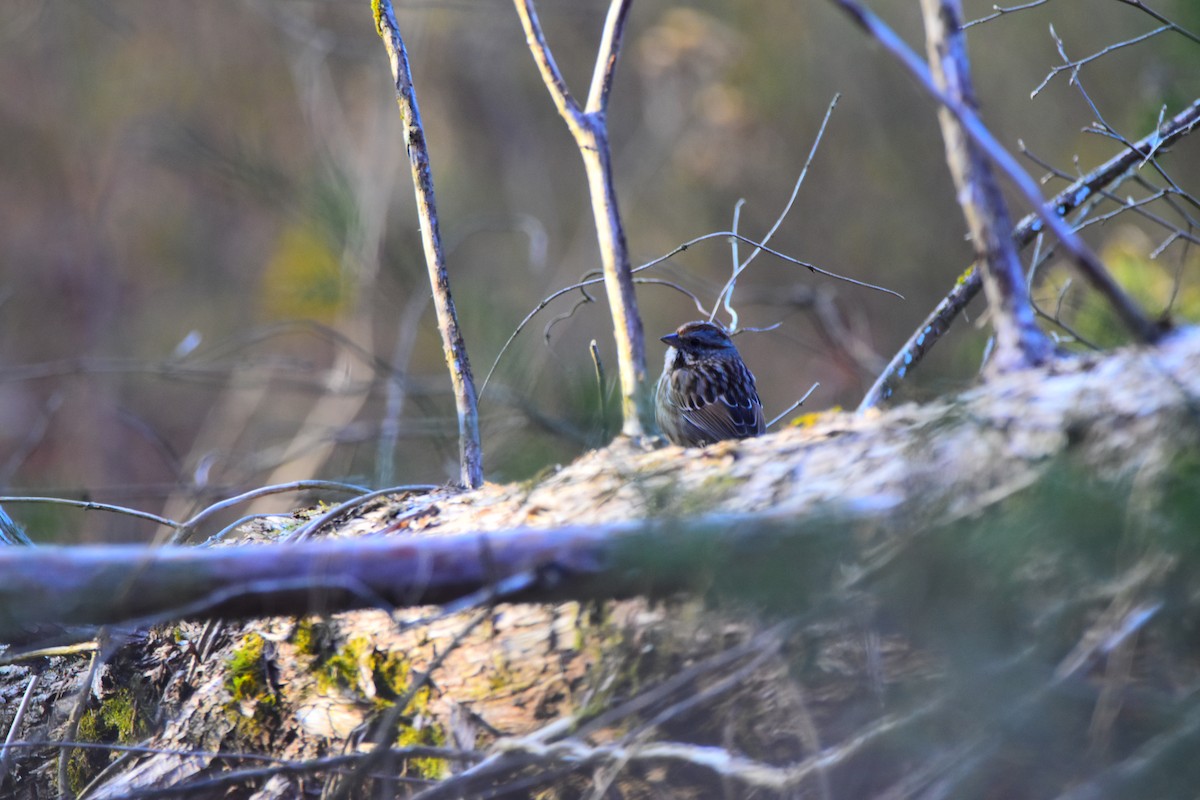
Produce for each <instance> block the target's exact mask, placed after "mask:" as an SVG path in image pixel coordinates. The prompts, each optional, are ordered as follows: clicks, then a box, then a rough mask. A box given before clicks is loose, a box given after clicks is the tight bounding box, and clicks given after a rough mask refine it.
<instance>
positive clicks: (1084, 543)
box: [0, 330, 1200, 800]
mask: <svg viewBox="0 0 1200 800" xmlns="http://www.w3.org/2000/svg"><path fill="white" fill-rule="evenodd" d="M1198 401H1200V331H1195V330H1185V331H1181V332H1179V333H1177V334H1175V335H1173V336H1172V337H1171V338H1169V339H1167V340H1166V341H1164V342H1162V343H1161V344H1160V345H1158V346H1156V347H1154V348H1143V349H1129V350H1123V351H1118V352H1114V353H1109V354H1105V355H1098V356H1095V357H1090V358H1072V359H1064V360H1060V361H1058V362H1056V363H1055V364H1054V365H1052V366H1051V367H1050V368H1048V369H1043V370H1038V371H1031V372H1021V373H1015V374H1010V375H1005V376H1000V377H997V378H994V379H992V380H990V381H988V382H987V383H985V384H982V385H980V386H979V387H977V388H974V389H972V390H970V391H967V392H965V393H962V394H960V395H958V396H956V397H953V398H949V399H946V400H943V401H939V402H936V403H930V404H927V405H922V406H904V407H899V408H896V409H892V410H888V411H884V412H877V413H872V414H869V415H867V416H861V417H856V416H852V415H847V414H827V415H820V416H818V417H817V418H816V420H815V422H814V423H813V424H811V425H808V426H806V427H803V428H789V429H787V430H785V431H782V432H780V433H778V434H774V435H770V436H765V437H762V438H760V439H757V440H750V441H745V442H726V443H720V444H718V445H715V446H712V447H709V448H706V449H704V450H688V451H684V450H680V449H679V448H674V447H668V448H661V449H657V450H654V449H647V448H642V447H640V446H635V445H633V444H631V443H628V442H618V443H616V444H614V445H613V446H612V447H610V448H607V449H605V450H602V451H596V452H593V453H589V454H587V455H585V456H584V457H582V458H580V459H579V460H578V461H576V462H575V463H573V464H571V465H568V466H566V467H563V468H561V469H558V470H556V471H554V472H553V473H552V474H549V475H548V476H545V477H544V478H542V479H540V480H538V481H535V482H531V483H527V484H520V485H503V486H501V485H486V486H484V487H483V488H481V489H479V490H476V491H472V492H453V491H450V490H444V491H438V492H433V493H430V494H426V495H420V496H405V497H397V498H393V499H390V500H385V501H380V502H378V503H375V504H374V505H372V506H369V507H367V508H365V509H364V510H363V511H362V513H361V515H359V516H357V517H355V518H354V519H348V520H344V521H342V522H340V523H338V524H337V525H336V526H335V529H333V530H330V531H326V532H324V533H325V535H327V536H329V537H333V538H340V539H344V540H346V541H348V542H351V541H352V540H354V539H355V538H357V537H362V536H364V535H367V534H371V533H379V532H383V531H386V533H387V535H414V536H437V535H447V534H452V533H465V532H487V531H500V530H508V529H512V528H516V527H520V526H535V527H545V528H556V527H559V526H563V525H568V524H572V525H579V524H597V525H602V524H608V523H612V522H616V521H623V520H643V519H676V518H691V517H703V516H706V515H708V516H711V515H727V514H734V515H738V518H739V519H740V520H742V522H740V523H739V525H743V524H744V525H747V526H752V525H753V519H754V517H755V515H762V516H763V517H769V518H772V519H775V520H778V519H780V518H791V519H794V520H795V521H796V524H797V525H798V526H799V527H801V528H803V529H804V530H805V531H806V533H807V534H808V535H807V536H806V537H805V538H803V539H802V540H800V541H799V542H797V541H784V542H771V541H757V540H756V541H753V543H752V545H750V546H752V547H753V548H754V549H755V553H754V557H753V558H751V557H750V554H748V553H747V558H745V559H744V561H745V564H753V570H751V569H749V568H746V567H745V565H744V564H741V563H739V562H740V561H743V559H740V558H739V557H738V554H737V551H733V552H732V553H724V554H723V556H722V557H723V558H724V559H725V562H724V563H720V564H716V565H713V564H706V565H702V566H701V567H698V569H699V568H703V569H704V570H706V572H705V573H704V578H703V580H700V581H698V582H697V586H698V587H699V590H698V591H697V592H696V593H695V594H693V595H690V596H688V597H681V598H672V599H668V600H660V601H654V602H651V601H647V600H628V601H621V602H607V603H589V604H584V605H581V604H578V603H564V604H556V605H533V604H519V605H517V604H505V605H499V606H496V607H494V608H491V607H479V606H477V607H473V608H469V609H466V610H463V611H460V612H458V613H454V614H440V613H438V611H437V610H436V609H410V610H406V611H398V612H395V613H392V614H388V613H385V612H383V611H359V612H352V613H344V614H337V615H332V616H320V615H318V614H316V613H314V614H313V615H310V616H306V617H304V618H299V619H294V618H271V619H264V620H258V621H254V622H250V623H245V624H241V623H238V624H234V623H212V624H202V623H198V622H181V623H178V624H175V625H169V626H162V627H158V628H155V629H153V630H151V631H148V632H142V633H140V634H138V635H136V636H133V637H131V638H130V639H128V640H122V643H121V644H120V645H119V646H117V645H114V646H113V647H112V648H111V652H108V653H106V656H107V658H106V660H105V665H104V667H103V668H102V669H101V670H99V672H98V674H97V676H96V678H95V680H93V681H92V682H91V686H90V688H89V690H88V692H87V694H86V695H84V699H83V700H82V701H81V699H80V698H81V695H80V688H81V686H82V685H83V681H84V678H85V675H86V674H87V672H88V659H87V657H81V656H72V657H67V656H55V657H50V658H45V659H41V660H39V661H37V662H32V663H31V662H23V661H22V662H16V663H13V664H10V665H8V666H4V667H0V699H2V700H3V707H2V710H0V721H3V722H5V723H7V722H8V721H9V720H11V719H12V715H13V713H14V711H15V708H16V707H17V705H18V704H19V702H20V700H21V697H22V696H23V694H24V693H25V691H26V689H27V688H28V686H29V684H30V679H31V677H32V676H33V675H34V673H35V672H37V671H40V672H41V678H40V679H39V681H38V683H37V684H36V686H35V688H34V691H33V692H32V695H31V701H30V702H29V703H28V709H29V710H28V711H27V712H26V713H25V715H24V717H23V719H22V720H21V724H20V726H19V727H18V729H17V730H16V731H15V732H14V739H15V740H21V741H31V742H32V741H39V740H41V741H46V740H51V741H53V740H58V739H61V738H62V737H63V735H64V729H65V723H66V720H67V719H68V718H69V716H70V714H71V711H72V710H73V709H74V708H75V706H76V704H77V703H79V702H85V703H86V704H87V709H88V712H89V713H91V715H92V716H91V717H90V719H91V720H92V722H93V724H92V725H91V727H90V728H89V729H88V731H86V732H85V731H84V730H83V728H82V727H81V728H80V732H79V733H77V734H76V736H77V738H82V737H83V736H85V734H86V735H90V736H93V737H95V738H96V739H98V740H100V741H102V742H106V743H110V744H114V743H115V744H134V743H138V744H140V745H144V746H146V747H149V748H153V749H154V751H153V752H145V751H133V752H129V751H126V752H124V753H122V752H115V753H114V754H113V758H114V759H115V761H114V763H112V764H111V765H109V766H107V768H106V769H105V771H104V773H103V774H100V775H99V776H97V772H98V770H99V769H100V768H101V767H103V766H105V763H106V762H107V761H108V760H109V756H108V754H107V753H105V754H104V757H103V758H101V759H99V760H97V759H95V758H92V759H90V760H89V761H87V762H84V761H82V760H80V759H79V758H78V757H77V753H79V752H82V751H76V754H73V755H72V756H71V757H72V758H73V759H75V761H74V762H72V763H74V764H75V766H73V767H72V769H71V770H68V772H69V776H68V777H69V780H70V781H71V782H72V783H73V784H74V785H72V786H71V787H69V788H70V789H71V790H72V791H76V792H78V791H80V790H82V789H83V787H84V784H86V783H88V782H89V781H94V783H93V785H92V786H91V787H90V788H89V789H88V790H87V792H86V794H85V796H86V797H89V798H115V797H130V796H138V793H139V792H147V793H152V792H154V791H159V790H161V789H162V788H163V787H166V786H175V787H177V788H180V789H182V788H183V787H185V786H188V785H192V789H191V790H190V791H189V794H188V796H192V797H217V796H222V797H226V796H234V797H256V798H264V800H265V798H268V797H300V796H303V795H305V794H307V793H310V792H313V791H317V792H319V791H320V787H321V786H323V785H328V786H329V787H330V788H331V790H333V789H336V788H337V787H339V786H340V787H342V788H344V789H345V790H346V792H347V794H346V795H345V796H351V797H353V796H366V792H367V790H365V789H362V788H361V786H360V788H359V789H355V788H353V787H354V786H358V785H359V783H358V782H359V781H360V780H366V781H367V782H368V783H369V784H371V786H372V787H373V788H372V789H371V791H383V792H385V793H388V794H389V796H390V794H396V795H400V796H404V795H406V794H408V793H415V792H418V791H420V792H424V793H425V794H424V795H423V796H425V797H438V796H446V797H452V796H458V795H459V794H464V795H468V796H475V795H479V794H483V793H486V792H499V791H500V789H501V787H509V788H510V789H511V790H512V792H514V793H515V794H513V795H512V796H529V795H533V794H538V793H542V795H543V796H547V797H550V796H555V797H575V796H587V795H588V792H589V791H592V790H593V789H594V787H596V786H597V785H600V786H601V787H603V786H604V785H608V786H610V787H611V790H612V791H615V792H619V793H620V795H621V796H627V797H638V796H647V797H649V796H663V794H664V793H666V794H670V795H671V796H703V797H707V796H712V797H718V796H720V797H724V796H752V795H753V796H781V795H795V794H797V793H798V794H799V795H802V796H810V795H812V796H821V797H862V796H872V795H875V794H884V795H886V796H895V797H916V796H955V797H974V796H985V795H986V796H1014V797H1016V796H1023V797H1055V796H1058V795H1059V794H1061V793H1065V792H1075V793H1076V795H1075V796H1081V797H1102V796H1130V795H1133V796H1136V795H1137V794H1138V792H1139V791H1142V790H1144V789H1145V788H1146V787H1155V791H1154V796H1159V797H1163V796H1187V794H1186V792H1185V790H1184V788H1183V787H1191V786H1194V785H1195V780H1196V778H1197V777H1200V776H1197V775H1195V774H1193V773H1196V772H1197V771H1198V770H1197V767H1196V766H1194V765H1193V764H1192V763H1191V762H1192V761H1194V759H1188V758H1183V757H1180V756H1179V755H1178V754H1179V753H1186V752H1189V749H1188V748H1189V745H1190V744H1194V742H1193V740H1194V739H1196V738H1197V732H1198V731H1200V725H1198V724H1196V722H1195V720H1196V719H1200V703H1197V702H1196V701H1195V700H1194V699H1189V698H1193V697H1200V694H1197V693H1196V690H1197V689H1200V658H1198V654H1200V653H1198V648H1197V641H1198V640H1197V638H1196V637H1195V636H1194V631H1195V629H1196V626H1197V625H1198V624H1200V591H1198V589H1200V587H1198V586H1197V585H1196V580H1195V579H1194V578H1193V577H1192V576H1194V575H1196V574H1200V573H1198V572H1197V570H1196V569H1195V567H1196V566H1197V558H1196V557H1197V553H1198V548H1197V543H1198V542H1197V541H1196V537H1195V522H1194V520H1195V519H1197V518H1200V517H1198V516H1197V512H1198V511H1200V509H1197V507H1196V506H1197V505H1200V502H1197V500H1196V495H1197V492H1196V488H1197V486H1198V485H1200V484H1198V482H1197V476H1198V475H1200V470H1198V469H1197V464H1200V459H1197V458H1196V455H1195V454H1196V452H1197V451H1196V443H1197V438H1198V437H1197V434H1198V433H1200V402H1198ZM276 536H277V531H275V530H273V529H272V528H271V527H270V526H266V525H260V526H257V527H256V528H253V529H248V530H247V531H246V535H245V537H244V540H246V541H250V540H254V541H270V540H272V539H274V538H275V537H276ZM671 541H672V542H676V541H677V540H671ZM231 546H237V545H236V544H234V545H231ZM672 546H675V545H674V544H672ZM659 550H661V551H659ZM666 550H667V548H657V549H656V548H653V547H648V548H647V551H648V552H647V553H646V558H647V559H650V560H654V559H669V558H671V557H672V555H673V554H672V553H671V552H667V551H666ZM764 553H765V557H764ZM697 563H698V564H699V563H701V562H697ZM314 611H315V610H314ZM398 700H400V701H402V702H403V703H404V707H403V708H402V709H401V710H400V711H398V712H397V711H393V709H394V708H395V706H396V703H397V701H398ZM106 703H107V704H108V705H106ZM129 709H132V711H129ZM126 711H129V713H126ZM118 712H120V713H118ZM389 717H390V718H389ZM381 719H387V720H388V721H389V722H391V723H392V725H391V727H390V728H389V729H388V730H386V731H384V732H383V737H382V738H383V740H384V741H386V742H388V743H389V744H390V745H391V746H392V748H393V751H392V753H391V754H390V755H389V756H388V758H386V759H384V760H383V761H381V762H377V763H375V764H374V765H373V766H372V771H371V772H370V776H369V777H367V778H361V776H358V777H352V776H351V775H350V774H349V772H348V771H349V770H351V769H352V768H353V766H354V764H353V763H352V762H338V763H336V764H334V763H333V762H332V761H326V762H318V761H315V760H316V759H331V758H336V757H340V756H341V755H343V754H349V755H350V756H355V757H357V754H359V753H362V752H365V751H367V750H369V749H370V748H371V742H373V741H375V737H376V736H377V733H378V731H377V730H376V727H377V724H378V722H379V721H380V720H381ZM105 720H108V722H104V724H99V725H97V724H95V723H96V722H97V721H100V722H103V721H105ZM405 748H407V749H405ZM100 752H102V753H103V752H104V751H100ZM58 753H59V750H58V748H55V747H52V746H49V745H47V746H42V747H30V748H22V749H18V750H12V751H10V752H9V753H8V754H7V756H6V758H7V760H8V767H9V768H8V776H7V778H6V781H5V783H4V784H3V789H2V793H3V795H4V796H14V797H33V796H46V795H47V793H49V792H53V791H57V790H58V787H57V786H56V784H55V781H56V780H57V777H56V776H57V773H58V769H57V763H56V762H57V757H58ZM238 754H257V755H259V756H269V757H270V759H277V760H266V761H250V760H239V758H237V757H236V756H237V755H238ZM279 760H286V762H287V763H286V764H282V765H281V762H280V761H279ZM305 762H308V764H309V766H308V767H307V768H306V767H305V766H304V763H305ZM322 764H324V765H325V766H322ZM1014 764H1019V765H1020V767H1021V768H1020V769H1013V765H1014ZM251 768H254V769H255V770H258V772H251ZM231 776H232V777H231ZM1164 776H1166V777H1164ZM222 780H228V781H229V783H221V782H220V781H222ZM201 781H208V782H209V783H207V784H203V783H197V782H201ZM1176 781H1182V782H1176ZM1189 781H1190V783H1189ZM314 787H315V788H314ZM1176 787H1178V788H1176ZM939 792H940V794H939ZM602 795H603V789H601V794H600V795H596V796H602ZM614 796H615V795H614ZM1141 796H1150V795H1147V794H1142V795H1141Z"/></svg>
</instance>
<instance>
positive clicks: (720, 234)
mask: <svg viewBox="0 0 1200 800" xmlns="http://www.w3.org/2000/svg"><path fill="white" fill-rule="evenodd" d="M730 238H732V239H737V240H738V241H741V242H745V243H746V244H749V245H753V246H754V247H756V248H758V249H760V250H762V251H763V252H764V253H768V254H770V255H773V256H775V257H776V258H778V259H781V260H783V261H786V262H788V263H789V264H795V265H797V266H800V267H804V268H805V269H807V270H809V271H810V272H815V273H817V274H818V275H824V276H825V277H827V278H833V279H834V280H838V281H842V282H843V283H850V284H853V285H855V286H861V287H863V288H865V289H874V290H875V291H877V292H883V293H884V294H890V295H892V296H894V297H898V298H900V299H901V300H903V299H904V295H902V294H900V293H899V292H895V291H892V290H891V289H887V288H884V287H883V286H876V285H875V284H873V283H867V282H866V281H860V280H855V279H854V278H848V277H846V276H845V275H839V274H838V273H836V272H830V271H828V270H825V269H821V268H820V267H818V266H816V265H814V264H810V263H808V262H807V261H801V260H799V259H797V258H792V257H791V256H789V255H785V254H784V253H781V252H779V251H778V250H772V249H771V248H770V247H767V246H766V245H765V244H763V243H762V242H759V241H756V240H754V239H751V238H750V237H748V236H742V235H741V234H739V233H736V232H734V231H714V232H713V233H706V234H704V235H703V236H697V237H696V238H694V239H689V240H688V241H686V242H684V243H683V244H681V245H679V246H678V247H676V248H675V249H674V250H671V251H670V252H669V253H665V254H663V255H661V256H659V257H658V258H655V259H652V260H650V261H647V262H646V263H644V264H642V265H641V266H638V267H635V268H634V269H633V272H634V274H637V273H639V272H642V271H644V270H648V269H651V268H652V267H657V266H658V265H659V264H661V263H663V262H664V261H668V260H669V259H672V258H674V257H675V256H677V255H679V254H680V253H683V252H686V251H687V250H688V249H690V248H691V247H693V246H694V245H697V244H700V243H701V242H707V241H710V240H712V239H730ZM603 282H604V278H588V279H585V280H582V281H579V282H578V283H573V284H571V285H570V286H564V287H563V288H561V289H557V290H555V291H553V292H551V293H550V294H549V295H547V296H546V297H544V298H542V300H541V302H539V303H538V304H537V305H536V306H534V308H533V310H532V311H530V312H529V313H528V314H526V315H525V318H524V319H522V320H521V321H520V322H519V323H518V324H517V327H516V328H515V329H514V330H513V332H512V333H511V334H509V337H508V339H507V340H506V341H505V342H504V346H503V347H501V348H500V352H499V353H497V354H496V360H495V361H493V362H492V368H491V369H490V370H488V374H487V377H485V378H484V379H483V384H482V387H483V388H482V389H480V394H481V395H482V394H483V392H484V391H485V390H486V389H487V385H488V381H490V380H491V378H492V374H493V373H494V372H495V371H496V367H497V366H499V364H500V359H502V358H503V357H504V354H505V353H506V352H507V351H508V348H509V347H510V346H511V345H512V343H513V342H514V341H515V340H516V338H517V336H518V335H520V333H521V331H523V330H524V329H525V326H526V325H528V324H529V322H530V321H531V320H532V319H533V318H534V317H536V316H537V315H538V314H540V313H541V312H542V311H543V310H544V309H545V308H546V306H548V305H550V304H551V303H553V302H554V301H555V300H557V299H558V298H560V297H562V296H563V295H565V294H570V293H571V292H573V291H575V290H576V289H580V288H583V287H586V286H595V285H596V284H598V283H603ZM689 294H690V293H689Z"/></svg>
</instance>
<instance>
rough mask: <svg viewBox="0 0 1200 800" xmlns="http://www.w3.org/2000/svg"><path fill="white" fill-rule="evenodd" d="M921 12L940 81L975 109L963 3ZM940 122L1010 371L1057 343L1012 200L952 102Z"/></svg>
mask: <svg viewBox="0 0 1200 800" xmlns="http://www.w3.org/2000/svg"><path fill="white" fill-rule="evenodd" d="M921 14H922V16H923V17H924V18H925V39H926V45H927V56H928V58H929V66H930V70H931V72H932V73H933V79H934V81H935V83H936V84H937V86H938V88H939V89H941V90H942V91H943V92H945V93H946V94H947V95H948V96H950V97H952V98H954V101H955V102H957V103H959V104H961V105H962V106H963V107H964V108H969V109H971V110H972V111H974V110H975V108H976V101H975V89H974V87H973V86H972V84H971V72H970V63H969V61H968V59H967V47H966V41H965V37H964V36H963V34H962V29H961V20H962V8H961V5H960V4H959V2H958V0H921ZM938 122H939V124H940V125H941V128H942V138H943V139H944V140H945V144H946V163H947V164H949V166H950V173H951V175H952V176H953V178H954V185H955V187H956V188H957V189H958V202H959V205H961V206H962V210H963V215H964V216H965V217H966V219H967V226H968V227H969V228H970V231H971V242H972V245H973V246H974V248H975V256H976V259H977V260H978V262H979V264H980V265H981V266H982V267H983V270H982V271H983V290H984V294H986V295H987V300H988V307H989V308H990V309H991V311H992V317H991V319H992V326H993V328H994V330H995V334H996V349H995V353H994V355H993V360H992V366H993V367H994V368H995V369H998V370H1000V371H1002V372H1003V371H1007V370H1012V369H1023V368H1025V367H1029V366H1035V365H1037V364H1042V363H1044V362H1045V361H1046V360H1047V359H1049V358H1051V357H1052V356H1053V354H1054V344H1053V343H1052V342H1051V341H1050V337H1048V336H1047V335H1046V334H1045V333H1043V332H1042V329H1041V328H1039V327H1038V324H1037V320H1036V319H1035V317H1034V313H1033V305H1032V304H1031V303H1030V300H1029V287H1028V286H1027V285H1026V282H1025V275H1024V272H1025V270H1024V268H1023V267H1022V265H1021V259H1020V257H1019V256H1018V254H1017V247H1016V244H1015V243H1014V242H1013V235H1012V221H1011V218H1010V217H1009V213H1008V205H1007V204H1006V203H1005V202H1004V195H1002V194H1001V192H1000V186H999V184H997V183H996V178H995V175H994V174H993V172H992V167H991V164H990V163H989V162H988V161H987V158H986V157H985V156H984V154H983V152H982V151H981V150H980V149H979V147H978V146H977V145H975V144H974V143H973V142H972V141H971V139H970V137H969V136H968V134H967V132H966V130H965V128H964V126H963V125H962V123H960V122H959V121H958V120H957V119H956V118H955V116H954V115H953V114H952V113H950V111H949V110H947V108H946V107H945V106H943V107H942V108H940V109H938Z"/></svg>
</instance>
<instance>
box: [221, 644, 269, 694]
mask: <svg viewBox="0 0 1200 800" xmlns="http://www.w3.org/2000/svg"><path fill="white" fill-rule="evenodd" d="M266 688H267V687H266V680H265V677H264V664H263V638H262V637H261V636H259V635H258V634H257V633H248V634H246V635H245V636H243V637H242V643H241V645H239V646H238V648H237V649H236V650H234V651H233V654H232V655H231V656H230V657H229V661H228V662H227V663H226V664H225V689H226V690H227V691H228V692H229V695H230V697H231V698H232V699H233V702H235V703H243V702H246V701H249V700H255V699H257V698H258V696H259V695H260V694H263V692H264V691H265V690H266Z"/></svg>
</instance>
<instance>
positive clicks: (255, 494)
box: [170, 481, 367, 544]
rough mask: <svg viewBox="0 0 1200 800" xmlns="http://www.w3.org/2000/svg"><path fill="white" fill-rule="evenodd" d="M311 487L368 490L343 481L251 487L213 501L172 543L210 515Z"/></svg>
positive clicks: (180, 528)
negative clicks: (240, 492)
mask: <svg viewBox="0 0 1200 800" xmlns="http://www.w3.org/2000/svg"><path fill="white" fill-rule="evenodd" d="M309 489H323V490H328V491H334V492H352V493H354V494H363V493H365V492H366V491H367V489H366V487H364V486H356V485H354V484H352V483H341V482H339V481H291V482H290V483H279V484H275V485H273V486H260V487H258V488H257V489H251V490H250V491H248V492H243V493H242V494H239V495H238V496H236V497H230V498H228V499H226V500H222V501H220V502H219V503H213V504H212V505H210V506H209V507H208V508H205V509H204V510H202V511H201V512H200V513H198V514H196V515H195V516H193V517H192V518H191V519H189V520H188V521H187V522H184V523H183V524H181V525H179V526H178V528H177V529H176V530H175V533H174V534H173V535H172V536H171V540H170V544H183V543H184V542H186V541H187V540H188V539H190V538H191V537H192V535H193V534H194V533H195V532H196V529H197V528H199V527H200V523H202V522H206V521H207V520H208V518H209V517H211V516H213V515H215V514H219V513H220V512H222V511H225V510H226V509H229V508H232V507H233V506H236V505H240V504H242V503H245V502H248V501H250V500H256V499H258V498H260V497H267V496H269V495H273V494H283V493H285V492H303V491H307V490H309Z"/></svg>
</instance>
